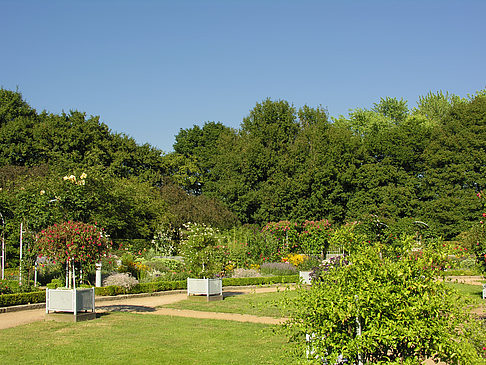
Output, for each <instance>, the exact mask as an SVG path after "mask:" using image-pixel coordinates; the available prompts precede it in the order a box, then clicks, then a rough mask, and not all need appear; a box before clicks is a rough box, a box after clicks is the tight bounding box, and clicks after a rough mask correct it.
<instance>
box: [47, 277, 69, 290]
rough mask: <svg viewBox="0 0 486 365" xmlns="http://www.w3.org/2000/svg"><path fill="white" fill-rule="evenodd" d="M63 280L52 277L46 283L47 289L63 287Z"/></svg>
mask: <svg viewBox="0 0 486 365" xmlns="http://www.w3.org/2000/svg"><path fill="white" fill-rule="evenodd" d="M64 284H65V282H64V281H63V280H62V279H52V280H51V282H50V283H48V284H47V288H48V289H56V288H62V287H64Z"/></svg>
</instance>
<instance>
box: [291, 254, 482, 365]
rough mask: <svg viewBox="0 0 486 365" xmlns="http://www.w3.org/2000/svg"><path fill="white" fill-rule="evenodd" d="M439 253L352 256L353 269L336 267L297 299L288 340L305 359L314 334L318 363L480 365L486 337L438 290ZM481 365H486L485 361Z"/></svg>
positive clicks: (455, 300)
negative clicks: (425, 361) (309, 336)
mask: <svg viewBox="0 0 486 365" xmlns="http://www.w3.org/2000/svg"><path fill="white" fill-rule="evenodd" d="M437 255H438V254H437V252H436V251H435V250H430V251H424V252H423V253H422V254H420V255H417V254H416V253H415V252H410V253H407V254H406V255H405V254H404V256H402V257H401V258H399V259H397V258H396V257H386V256H384V255H383V254H382V251H381V249H380V247H378V246H376V247H375V246H372V245H370V247H363V248H361V249H359V248H358V249H357V250H356V251H355V252H353V253H352V254H351V256H350V258H349V261H350V264H349V265H337V266H334V267H330V268H329V270H328V271H327V272H325V273H323V274H322V275H321V277H320V280H319V281H315V282H314V283H313V285H312V286H311V287H310V288H305V289H304V288H302V289H301V290H299V291H298V294H299V295H298V297H297V299H296V300H295V301H294V305H295V307H294V308H295V310H294V311H293V313H292V320H291V321H290V322H289V323H288V326H287V328H288V330H289V336H290V337H291V338H293V339H296V340H297V346H298V348H299V349H300V351H301V354H302V355H303V356H305V351H306V350H308V348H309V347H308V346H309V344H307V343H306V341H305V336H306V334H313V336H314V338H313V342H312V350H313V351H314V355H315V356H316V358H322V359H323V360H324V359H325V360H327V362H329V363H334V362H335V361H336V359H337V358H338V357H339V356H343V357H344V358H346V359H348V360H349V361H350V363H357V362H358V361H362V362H363V363H367V364H371V363H373V364H378V363H380V364H385V363H386V364H390V363H400V362H404V361H405V363H407V364H411V363H417V364H418V363H419V362H421V361H423V359H424V358H427V357H430V358H433V357H435V358H441V359H442V360H443V361H445V362H447V363H449V364H458V361H460V363H461V364H474V363H476V361H478V360H479V358H480V355H479V354H480V353H481V352H482V351H483V350H482V346H483V345H482V344H484V343H485V342H484V341H485V338H484V334H482V333H481V329H480V328H479V327H480V326H481V324H480V323H479V322H478V320H477V318H474V317H473V316H472V315H470V314H469V313H468V312H467V306H466V305H465V303H464V301H463V300H462V299H461V297H460V296H459V295H458V294H457V293H454V292H453V291H452V290H451V289H449V288H447V287H446V286H445V285H444V283H442V282H437V280H436V274H437V272H438V271H437V267H436V265H435V264H434V262H438V261H440V259H441V258H440V257H436V256H437ZM478 362H479V361H478Z"/></svg>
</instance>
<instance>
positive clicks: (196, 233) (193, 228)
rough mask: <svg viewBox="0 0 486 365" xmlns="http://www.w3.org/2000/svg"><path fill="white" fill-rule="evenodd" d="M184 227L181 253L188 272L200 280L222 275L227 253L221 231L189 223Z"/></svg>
mask: <svg viewBox="0 0 486 365" xmlns="http://www.w3.org/2000/svg"><path fill="white" fill-rule="evenodd" d="M184 227H185V229H186V230H185V231H184V232H183V235H184V236H185V238H184V239H183V241H182V242H181V249H180V252H181V254H182V256H183V257H184V265H185V266H186V268H187V270H188V271H189V272H190V273H191V274H192V275H194V276H196V277H198V278H212V277H214V276H216V275H218V274H220V273H222V271H223V268H224V261H225V260H224V257H223V256H224V254H225V251H224V248H223V247H222V246H221V236H220V233H219V231H218V230H217V229H214V228H212V227H210V226H207V225H205V224H198V223H187V224H185V225H184Z"/></svg>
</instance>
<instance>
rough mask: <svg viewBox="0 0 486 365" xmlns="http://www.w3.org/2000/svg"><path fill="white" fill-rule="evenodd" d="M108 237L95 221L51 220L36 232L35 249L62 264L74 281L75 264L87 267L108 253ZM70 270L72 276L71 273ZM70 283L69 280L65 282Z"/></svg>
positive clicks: (41, 254)
mask: <svg viewBox="0 0 486 365" xmlns="http://www.w3.org/2000/svg"><path fill="white" fill-rule="evenodd" d="M111 245H112V243H111V240H109V239H108V238H107V237H106V235H105V234H104V233H103V230H102V229H100V228H98V227H97V226H96V225H91V224H87V223H82V222H70V221H69V222H64V223H61V224H54V225H53V226H50V227H48V228H47V229H45V230H43V231H41V232H40V233H39V234H38V235H37V244H36V250H37V252H38V255H39V257H42V256H45V257H47V258H49V259H50V260H51V261H52V262H53V263H56V262H57V263H61V264H66V268H67V271H68V272H69V276H70V277H72V285H73V286H76V284H75V267H76V266H77V267H79V268H80V269H82V268H84V269H88V268H89V267H92V266H93V265H94V263H96V262H98V261H99V260H100V259H101V258H102V257H103V256H105V255H107V254H108V251H109V250H110V248H111ZM71 274H72V276H71ZM68 286H69V287H71V280H69V282H68Z"/></svg>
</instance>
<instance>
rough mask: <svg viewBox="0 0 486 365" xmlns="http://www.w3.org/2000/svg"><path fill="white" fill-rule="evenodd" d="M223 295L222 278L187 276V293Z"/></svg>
mask: <svg viewBox="0 0 486 365" xmlns="http://www.w3.org/2000/svg"><path fill="white" fill-rule="evenodd" d="M191 294H192V295H206V296H207V297H209V296H210V295H223V280H222V279H193V278H187V295H191Z"/></svg>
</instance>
